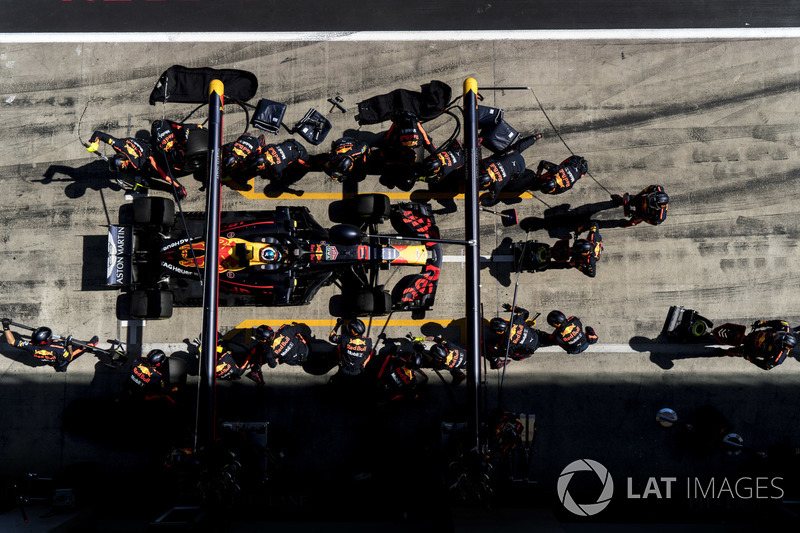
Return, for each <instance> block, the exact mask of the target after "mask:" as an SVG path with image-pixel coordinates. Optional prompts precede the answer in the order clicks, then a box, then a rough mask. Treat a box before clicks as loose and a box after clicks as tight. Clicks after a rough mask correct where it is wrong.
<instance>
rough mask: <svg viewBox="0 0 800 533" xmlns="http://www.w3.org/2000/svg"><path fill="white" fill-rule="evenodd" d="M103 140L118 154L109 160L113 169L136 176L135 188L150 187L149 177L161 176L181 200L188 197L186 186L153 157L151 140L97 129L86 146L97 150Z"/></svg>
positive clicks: (88, 149)
mask: <svg viewBox="0 0 800 533" xmlns="http://www.w3.org/2000/svg"><path fill="white" fill-rule="evenodd" d="M101 142H102V143H106V144H108V145H109V146H111V148H113V149H114V151H115V152H116V155H115V156H114V157H112V158H111V159H110V160H109V167H110V168H111V170H113V171H115V172H121V173H123V174H129V175H132V176H134V177H135V178H136V187H135V188H134V190H135V189H136V188H138V186H139V185H141V186H143V187H149V186H150V184H149V183H148V181H147V178H160V179H162V180H164V181H165V182H167V183H168V184H169V185H171V186H172V187H173V189H174V190H175V194H176V195H177V197H178V199H179V200H183V199H184V198H186V189H185V188H184V186H183V185H181V184H180V183H179V182H178V180H176V179H175V178H174V177H171V176H170V175H169V173H168V171H165V170H163V169H162V168H161V166H159V164H158V163H156V161H155V159H153V155H152V152H153V147H152V145H151V144H150V142H148V141H146V140H144V139H137V138H135V137H127V138H117V137H113V136H111V135H109V134H107V133H104V132H102V131H95V132H94V133H92V136H91V138H90V139H89V142H88V143H85V144H84V147H85V148H86V150H87V151H88V152H96V151H97V150H98V149H99V148H100V143H101Z"/></svg>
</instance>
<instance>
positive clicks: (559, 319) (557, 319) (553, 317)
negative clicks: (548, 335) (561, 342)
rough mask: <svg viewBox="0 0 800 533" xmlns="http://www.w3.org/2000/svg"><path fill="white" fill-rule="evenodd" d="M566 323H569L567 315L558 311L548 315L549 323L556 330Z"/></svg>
mask: <svg viewBox="0 0 800 533" xmlns="http://www.w3.org/2000/svg"><path fill="white" fill-rule="evenodd" d="M566 321H567V315H565V314H564V313H562V312H561V311H558V310H556V309H554V310H552V311H550V313H548V315H547V323H548V324H550V325H551V326H553V327H554V328H557V327H558V326H560V325H561V324H563V323H564V322H566Z"/></svg>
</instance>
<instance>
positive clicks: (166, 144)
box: [150, 120, 203, 172]
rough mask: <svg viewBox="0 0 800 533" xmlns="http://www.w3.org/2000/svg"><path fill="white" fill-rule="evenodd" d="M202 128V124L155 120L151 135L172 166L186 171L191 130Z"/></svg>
mask: <svg viewBox="0 0 800 533" xmlns="http://www.w3.org/2000/svg"><path fill="white" fill-rule="evenodd" d="M202 129H203V126H202V125H201V124H182V123H180V122H173V121H171V120H155V121H153V124H152V125H151V126H150V137H151V138H152V141H153V143H154V145H155V147H156V148H158V149H159V150H160V151H161V152H162V153H163V154H164V155H165V156H166V157H167V163H168V164H169V166H170V168H172V169H174V170H176V171H178V172H185V170H184V164H185V163H186V143H187V142H188V140H189V132H190V131H193V130H202Z"/></svg>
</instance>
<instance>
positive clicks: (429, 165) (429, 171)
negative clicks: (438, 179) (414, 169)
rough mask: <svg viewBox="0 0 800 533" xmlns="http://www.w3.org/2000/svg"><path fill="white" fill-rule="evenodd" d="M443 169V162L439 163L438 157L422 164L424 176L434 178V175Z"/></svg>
mask: <svg viewBox="0 0 800 533" xmlns="http://www.w3.org/2000/svg"><path fill="white" fill-rule="evenodd" d="M441 168H442V162H441V161H439V158H438V157H432V158H430V159H428V160H427V161H423V163H422V175H423V176H433V175H434V174H438V173H439V170H441Z"/></svg>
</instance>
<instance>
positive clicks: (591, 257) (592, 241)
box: [569, 224, 603, 278]
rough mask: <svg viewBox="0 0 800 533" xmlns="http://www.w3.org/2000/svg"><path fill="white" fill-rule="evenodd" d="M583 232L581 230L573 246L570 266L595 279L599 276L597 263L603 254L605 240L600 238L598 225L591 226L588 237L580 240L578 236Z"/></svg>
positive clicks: (576, 235)
mask: <svg viewBox="0 0 800 533" xmlns="http://www.w3.org/2000/svg"><path fill="white" fill-rule="evenodd" d="M583 231H584V230H583V229H579V230H578V232H577V233H576V234H575V242H574V243H573V244H572V250H571V252H570V260H569V264H570V266H572V267H574V268H577V269H578V270H580V271H581V272H583V273H584V274H586V275H587V276H589V277H590V278H593V277H595V276H596V275H597V261H598V260H599V259H600V254H601V253H602V252H603V238H602V237H601V236H600V232H599V231H597V225H594V224H593V225H592V226H590V227H589V232H588V233H587V235H586V237H585V238H581V239H579V238H578V236H579V235H580V234H581V233H583Z"/></svg>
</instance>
